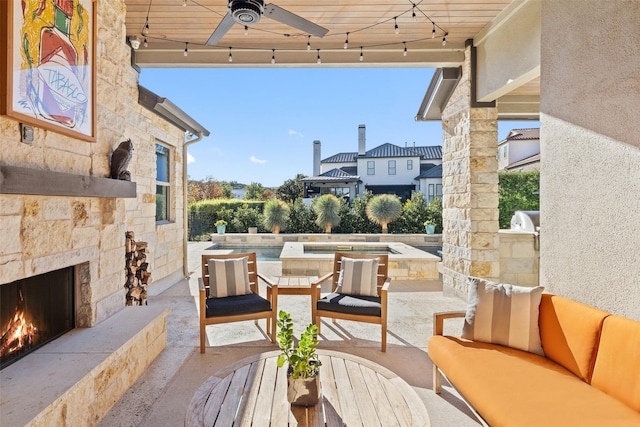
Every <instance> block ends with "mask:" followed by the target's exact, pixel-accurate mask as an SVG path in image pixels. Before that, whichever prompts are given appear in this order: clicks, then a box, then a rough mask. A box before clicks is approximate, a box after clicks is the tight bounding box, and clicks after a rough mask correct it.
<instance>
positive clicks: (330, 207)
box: [313, 194, 340, 233]
mask: <svg viewBox="0 0 640 427" xmlns="http://www.w3.org/2000/svg"><path fill="white" fill-rule="evenodd" d="M313 210H314V211H315V213H316V215H317V216H318V217H317V218H316V224H318V225H319V226H320V227H322V228H324V231H325V233H331V227H335V226H336V225H338V224H340V200H339V199H338V198H337V197H336V196H334V195H333V194H323V195H322V196H320V197H318V198H317V199H315V200H314V202H313Z"/></svg>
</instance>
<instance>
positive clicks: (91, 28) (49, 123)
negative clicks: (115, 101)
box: [0, 0, 98, 142]
mask: <svg viewBox="0 0 640 427" xmlns="http://www.w3.org/2000/svg"><path fill="white" fill-rule="evenodd" d="M97 1H98V0H46V1H43V2H42V1H40V0H26V1H24V2H22V3H21V2H15V1H0V19H1V22H2V27H4V28H5V30H4V31H5V33H4V34H2V35H3V37H2V38H3V39H4V40H6V43H2V46H0V61H2V63H0V69H2V71H3V72H2V75H3V76H2V79H1V81H0V100H2V101H0V114H2V115H5V116H8V117H11V118H13V119H16V120H18V121H20V122H22V123H26V124H30V125H33V126H35V127H38V128H42V129H46V130H50V131H53V132H57V133H60V134H63V135H67V136H70V137H73V138H76V139H80V140H84V141H89V142H95V140H96V138H95V129H96V77H95V68H96V66H95V63H96V22H97ZM22 5H24V7H21V6H22Z"/></svg>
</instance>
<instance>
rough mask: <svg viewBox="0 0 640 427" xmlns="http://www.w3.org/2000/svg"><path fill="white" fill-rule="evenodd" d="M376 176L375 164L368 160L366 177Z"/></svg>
mask: <svg viewBox="0 0 640 427" xmlns="http://www.w3.org/2000/svg"><path fill="white" fill-rule="evenodd" d="M375 174H376V162H374V161H373V160H369V161H368V162H367V175H375Z"/></svg>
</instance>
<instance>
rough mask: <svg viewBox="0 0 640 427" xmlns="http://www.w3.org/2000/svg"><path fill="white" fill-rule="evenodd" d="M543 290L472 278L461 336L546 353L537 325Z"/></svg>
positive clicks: (538, 287)
mask: <svg viewBox="0 0 640 427" xmlns="http://www.w3.org/2000/svg"><path fill="white" fill-rule="evenodd" d="M543 289H544V288H542V287H541V286H537V287H525V286H515V285H509V284H503V283H493V282H490V281H486V280H481V279H476V278H472V279H470V284H469V304H468V306H467V315H466V317H465V321H464V327H463V329H462V337H463V338H466V339H470V340H474V341H483V342H488V343H492V344H500V345H504V346H508V347H512V348H517V349H520V350H524V351H528V352H530V353H535V354H539V355H540V356H544V351H543V350H542V343H541V341H540V329H539V326H538V317H539V313H540V311H539V307H540V300H541V299H542V291H543Z"/></svg>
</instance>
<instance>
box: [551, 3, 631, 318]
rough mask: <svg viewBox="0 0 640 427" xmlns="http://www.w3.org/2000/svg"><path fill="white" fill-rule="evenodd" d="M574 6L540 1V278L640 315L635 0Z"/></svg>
mask: <svg viewBox="0 0 640 427" xmlns="http://www.w3.org/2000/svg"><path fill="white" fill-rule="evenodd" d="M579 3H580V5H579V7H577V6H576V5H577V2H576V1H572V0H554V1H546V2H542V48H541V130H540V136H541V137H540V142H541V154H542V163H541V174H540V206H541V248H540V270H541V271H540V282H541V284H542V285H544V286H545V287H546V289H547V290H549V291H551V292H554V293H557V294H560V295H563V296H566V297H569V298H573V299H576V300H578V301H582V302H584V303H586V304H590V305H593V306H596V307H598V308H600V309H603V310H607V311H609V312H612V313H616V314H620V315H623V316H626V317H630V318H632V319H635V320H640V285H639V278H640V136H639V133H638V129H637V127H638V123H640V57H639V56H638V46H640V31H638V28H640V2H637V1H599V0H585V1H581V2H579ZM568 11H570V12H571V13H567V12H568Z"/></svg>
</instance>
